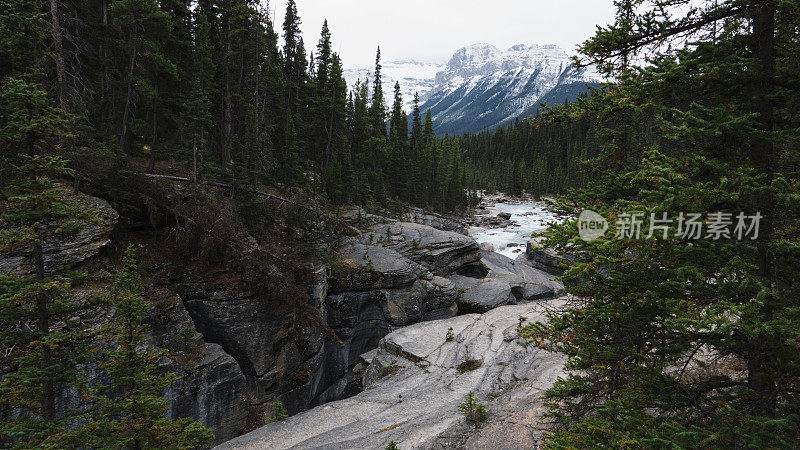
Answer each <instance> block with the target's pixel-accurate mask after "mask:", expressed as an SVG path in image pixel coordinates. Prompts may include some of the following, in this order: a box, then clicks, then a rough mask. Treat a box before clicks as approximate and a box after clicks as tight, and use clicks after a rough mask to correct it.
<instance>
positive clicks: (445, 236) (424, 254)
mask: <svg viewBox="0 0 800 450" xmlns="http://www.w3.org/2000/svg"><path fill="white" fill-rule="evenodd" d="M359 240H360V241H361V242H362V243H363V244H367V245H380V246H382V247H386V248H390V249H392V250H395V251H397V252H398V253H400V254H402V255H403V256H405V257H407V258H409V259H410V260H412V261H414V262H416V263H419V264H421V265H423V266H425V268H427V269H428V270H430V271H431V272H433V273H434V274H436V275H440V276H446V275H449V274H452V273H456V272H457V271H458V270H459V269H461V268H462V267H464V266H468V265H470V264H476V263H479V262H480V248H479V247H478V244H477V243H476V242H475V240H474V239H473V238H471V237H469V236H465V235H463V234H460V233H455V232H452V231H442V230H437V229H436V228H433V227H429V226H427V225H421V224H417V223H410V222H396V223H391V224H379V225H375V226H373V227H371V228H370V229H369V230H368V231H367V232H366V233H364V234H362V236H361V237H360V238H359Z"/></svg>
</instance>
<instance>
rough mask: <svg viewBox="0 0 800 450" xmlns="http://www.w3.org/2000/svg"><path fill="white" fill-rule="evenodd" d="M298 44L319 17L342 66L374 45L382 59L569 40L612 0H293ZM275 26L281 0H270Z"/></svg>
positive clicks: (310, 39)
mask: <svg viewBox="0 0 800 450" xmlns="http://www.w3.org/2000/svg"><path fill="white" fill-rule="evenodd" d="M296 2H297V10H298V13H299V14H300V19H301V20H302V22H303V23H302V29H303V39H304V40H305V42H306V49H307V50H311V49H312V48H314V47H315V46H316V43H317V41H318V40H319V32H320V29H321V28H322V21H323V20H324V19H325V18H327V19H328V25H329V26H330V29H331V35H332V38H333V43H334V49H335V50H337V51H339V53H340V54H341V55H342V58H343V59H344V64H345V66H347V67H353V66H369V65H370V64H372V62H373V61H374V58H375V48H376V47H377V46H378V45H380V46H381V52H382V54H383V59H384V61H391V60H400V59H416V60H422V61H438V62H446V61H447V60H448V59H449V57H450V56H451V55H452V54H453V52H455V51H456V50H458V49H459V48H461V47H464V46H466V45H469V44H474V43H478V42H486V43H490V44H492V45H494V46H496V47H498V48H500V49H506V48H508V47H510V46H512V45H514V44H550V43H552V44H557V45H559V46H560V47H562V48H563V49H564V50H566V51H567V53H569V54H570V55H572V54H574V53H576V52H575V46H576V45H577V44H579V43H580V42H582V41H583V40H585V39H586V38H588V37H589V36H591V35H592V34H593V33H594V29H595V26H596V25H597V24H602V25H605V24H607V23H609V22H610V21H611V20H612V18H613V14H614V10H613V5H612V3H613V2H612V0H401V1H389V0H296ZM269 7H270V10H274V11H276V14H277V20H276V21H275V22H276V27H277V28H278V29H280V26H281V24H282V23H283V15H284V12H285V10H286V0H271V1H270V5H269Z"/></svg>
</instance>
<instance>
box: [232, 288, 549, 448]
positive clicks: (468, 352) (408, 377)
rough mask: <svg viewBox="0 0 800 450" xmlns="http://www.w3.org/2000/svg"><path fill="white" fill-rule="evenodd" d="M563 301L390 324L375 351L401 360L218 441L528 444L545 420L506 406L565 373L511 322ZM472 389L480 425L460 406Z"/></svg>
mask: <svg viewBox="0 0 800 450" xmlns="http://www.w3.org/2000/svg"><path fill="white" fill-rule="evenodd" d="M561 304H563V300H562V299H556V300H550V301H547V302H539V303H528V304H522V305H512V306H502V307H499V308H496V309H493V310H492V311H490V312H488V313H485V314H481V315H479V314H471V315H466V316H458V317H454V318H451V319H446V320H438V321H433V322H425V323H419V324H415V325H411V326H409V327H405V328H402V329H399V330H396V331H394V332H392V333H391V334H389V335H388V336H386V337H385V338H384V339H383V341H382V342H381V344H380V345H379V346H378V351H377V353H376V354H375V355H374V356H373V360H374V361H375V360H384V361H396V362H397V363H399V364H398V366H399V370H397V371H396V372H394V373H392V374H390V375H387V376H384V377H382V378H380V377H379V378H377V379H375V380H374V383H372V384H371V385H369V386H367V389H366V390H364V391H363V392H361V393H359V394H358V395H356V396H354V397H351V398H348V399H345V400H339V401H335V402H331V403H329V404H325V405H322V406H319V407H316V408H313V409H311V410H309V411H306V412H304V413H300V414H297V415H295V416H292V417H290V418H288V419H286V420H284V421H281V422H279V423H274V424H269V425H266V426H264V427H262V428H259V429H258V430H255V431H253V432H251V433H249V434H247V435H244V436H240V437H238V438H236V439H234V440H232V441H229V442H226V443H224V444H222V445H221V446H220V447H219V448H230V449H233V448H253V449H261V448H269V449H289V448H291V449H312V448H326V449H363V448H383V447H385V446H386V444H388V443H389V442H390V441H395V442H396V443H397V444H398V446H399V447H400V448H402V449H412V448H444V447H446V446H445V445H443V442H444V441H445V440H453V441H457V442H459V443H461V444H464V443H469V447H471V448H480V447H481V446H482V445H486V446H492V444H493V443H498V442H503V439H508V442H509V443H511V442H514V443H520V444H526V445H527V443H530V442H532V441H535V439H534V437H530V439H527V440H526V438H525V436H526V433H528V435H530V432H529V431H528V430H529V429H530V426H529V424H533V425H535V424H536V423H537V422H538V421H540V420H542V419H541V417H540V414H539V413H537V412H536V409H535V408H534V409H533V410H532V412H529V414H527V415H526V416H523V417H524V421H518V422H514V421H513V420H512V419H513V417H512V415H513V413H514V412H516V411H522V409H521V408H522V406H524V405H536V407H538V406H540V405H541V391H542V389H546V388H547V387H549V386H550V385H551V384H552V383H553V381H555V379H556V377H557V376H559V375H561V374H563V362H564V359H563V357H562V356H560V355H556V354H552V353H549V352H546V351H544V350H541V349H538V348H536V347H534V346H528V345H526V344H525V343H524V342H522V341H521V340H520V339H518V338H517V337H516V332H515V330H516V328H517V326H518V325H519V321H520V317H521V316H524V317H527V318H528V320H529V321H536V320H544V319H545V315H544V313H545V308H546V307H548V306H558V305H561ZM450 329H452V330H451V335H452V339H448V330H450ZM398 354H400V355H405V356H408V357H412V358H413V359H414V360H416V361H410V360H409V359H407V358H405V357H404V356H398ZM467 359H479V360H480V361H481V365H480V367H479V368H477V369H475V370H472V371H468V372H465V373H461V372H460V371H459V370H458V366H459V365H460V364H461V363H462V362H464V361H465V360H467ZM470 391H473V392H475V394H476V395H477V396H478V398H479V399H480V401H481V402H483V403H485V404H486V405H487V410H488V411H489V420H488V422H487V423H486V424H485V425H484V427H482V430H487V431H486V433H483V432H481V433H480V434H475V433H476V432H475V431H474V430H472V429H471V427H466V426H465V425H464V420H463V418H462V417H461V416H460V415H459V414H458V403H459V402H461V401H462V400H463V398H464V396H465V395H466V394H467V393H468V392H470ZM514 408H520V409H514ZM476 436H477V437H476ZM504 436H505V438H504ZM462 448H463V447H462Z"/></svg>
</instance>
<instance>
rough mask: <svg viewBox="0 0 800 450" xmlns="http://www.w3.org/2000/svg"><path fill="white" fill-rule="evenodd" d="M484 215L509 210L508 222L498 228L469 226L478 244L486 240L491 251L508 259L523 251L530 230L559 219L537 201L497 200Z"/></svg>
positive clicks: (542, 228)
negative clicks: (509, 222) (509, 219)
mask: <svg viewBox="0 0 800 450" xmlns="http://www.w3.org/2000/svg"><path fill="white" fill-rule="evenodd" d="M486 209H487V210H488V213H487V214H482V216H484V217H492V216H496V215H498V214H500V213H504V212H505V213H510V214H511V225H509V226H507V227H501V228H486V227H470V229H469V232H470V235H471V236H472V237H473V238H475V240H476V241H477V242H478V243H479V244H483V243H489V244H492V246H494V251H495V252H497V253H500V254H501V255H504V256H507V257H509V258H511V259H516V258H517V256H519V254H520V253H523V252H524V251H525V245H526V243H527V242H528V241H529V240H530V239H531V234H533V233H536V232H539V231H543V230H544V229H546V228H547V224H548V223H550V222H560V221H561V220H562V219H561V218H560V217H559V216H558V215H556V214H555V213H553V212H552V211H550V210H548V209H547V204H545V203H544V202H541V201H519V202H509V203H505V202H497V203H490V204H489V206H487V207H486Z"/></svg>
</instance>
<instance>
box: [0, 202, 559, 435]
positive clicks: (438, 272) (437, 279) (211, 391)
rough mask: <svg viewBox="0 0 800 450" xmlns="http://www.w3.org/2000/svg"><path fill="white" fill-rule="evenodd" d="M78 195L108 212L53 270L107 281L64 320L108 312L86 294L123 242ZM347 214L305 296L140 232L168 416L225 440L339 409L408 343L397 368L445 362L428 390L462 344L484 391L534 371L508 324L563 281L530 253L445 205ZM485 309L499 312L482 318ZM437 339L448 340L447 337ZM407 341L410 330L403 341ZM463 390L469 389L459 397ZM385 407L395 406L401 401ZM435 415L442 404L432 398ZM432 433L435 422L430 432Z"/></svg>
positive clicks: (88, 320)
mask: <svg viewBox="0 0 800 450" xmlns="http://www.w3.org/2000/svg"><path fill="white" fill-rule="evenodd" d="M79 197H80V201H81V202H82V203H84V204H86V205H88V206H89V207H91V208H93V209H94V210H95V211H97V214H98V217H100V218H101V220H100V221H98V222H97V224H87V225H86V226H85V227H84V228H83V229H82V231H81V232H80V233H78V234H75V235H73V236H65V237H64V238H63V239H61V240H59V241H53V244H52V245H48V246H47V247H46V248H45V265H46V267H47V269H48V270H59V269H66V268H72V269H76V270H81V271H83V272H85V273H86V274H87V275H88V277H89V278H90V279H96V280H98V281H97V282H94V283H89V284H87V286H85V287H83V288H81V290H80V292H79V294H78V296H77V299H76V301H77V302H78V303H79V305H77V306H76V311H78V312H77V313H76V317H75V318H73V319H70V320H69V321H67V323H65V324H63V325H62V324H58V326H63V327H64V329H65V330H69V329H70V327H71V326H73V324H75V326H84V327H88V328H91V329H100V328H102V327H103V326H104V324H105V322H106V321H107V320H108V318H109V317H112V316H113V311H111V310H110V309H109V306H108V305H107V304H103V303H100V304H98V303H97V302H92V301H91V299H92V298H96V297H97V296H103V295H107V294H108V288H109V287H108V285H107V284H106V281H103V280H108V279H109V278H108V277H109V275H108V274H109V270H110V268H111V267H113V261H112V259H113V254H114V251H113V249H112V250H109V251H106V249H109V247H112V248H113V247H114V246H115V244H114V242H115V239H116V238H115V236H114V235H115V233H117V231H116V230H117V221H118V220H119V215H118V214H117V212H116V211H114V209H113V208H112V207H111V206H110V205H109V204H108V203H107V202H106V201H104V200H101V199H98V198H95V197H91V196H87V195H83V194H79ZM342 217H343V220H345V221H347V222H348V223H349V224H350V226H351V227H352V229H351V231H353V233H352V234H353V235H352V236H350V237H346V238H344V239H343V240H341V241H340V242H339V245H338V247H337V248H336V250H335V251H332V252H331V254H332V255H333V259H332V260H331V261H329V262H328V263H327V264H317V265H310V266H309V267H307V268H305V269H304V270H305V272H308V273H309V274H310V276H309V277H307V280H306V284H305V285H304V289H305V290H306V291H307V292H308V299H309V300H308V302H307V303H304V304H302V305H298V304H297V303H296V302H294V303H293V302H291V301H289V302H287V299H272V298H264V297H263V296H262V295H260V294H255V293H252V292H248V289H247V288H246V286H243V285H241V283H240V282H238V281H237V278H236V277H235V276H234V274H232V273H230V272H228V271H225V270H224V269H221V270H220V271H217V272H214V273H209V272H207V271H206V272H200V271H194V270H180V271H173V270H172V269H171V267H172V266H171V265H170V264H169V262H168V261H160V260H159V259H158V258H157V257H155V256H152V255H151V254H157V253H158V249H157V248H155V247H156V244H155V243H148V242H146V241H141V242H140V243H139V246H140V249H141V254H142V255H143V257H145V258H150V259H149V262H148V265H149V269H148V271H149V273H150V277H151V278H150V279H149V281H148V286H149V287H148V290H147V297H148V298H150V299H152V301H153V308H152V309H151V311H150V312H149V313H148V316H147V318H146V321H147V323H148V325H149V326H150V342H151V344H152V345H154V346H156V347H158V348H160V349H163V350H165V356H164V357H163V358H162V360H161V361H160V366H161V367H162V368H163V369H164V370H165V371H170V372H174V373H176V374H177V375H178V378H179V379H178V381H176V382H175V383H174V384H173V385H171V386H170V387H169V388H168V389H167V392H166V393H165V394H166V397H167V400H168V415H169V416H170V417H172V418H177V417H189V418H192V419H196V420H198V421H199V422H200V423H201V424H203V425H205V426H208V427H209V428H211V429H212V430H213V431H214V433H215V435H216V443H221V442H225V441H227V440H229V439H232V438H235V437H236V436H239V435H241V434H242V433H243V432H246V431H249V430H252V429H254V428H257V427H258V426H259V425H261V424H263V418H264V417H265V415H266V414H267V412H268V410H269V406H270V405H271V403H272V402H273V401H280V402H281V403H282V404H283V405H284V407H285V408H286V409H287V410H288V412H289V413H290V414H292V415H297V417H298V419H294V420H306V419H302V417H314V416H315V415H317V414H319V412H320V411H329V410H331V409H332V408H333V407H330V406H328V405H329V404H335V403H330V402H336V401H345V402H346V401H348V400H343V399H348V398H350V397H353V398H363V397H359V396H365V395H369V394H370V393H375V392H379V391H376V390H375V389H377V388H379V387H380V386H381V385H382V384H383V383H384V381H390V380H391V379H390V378H386V377H383V378H382V377H381V376H380V373H381V369H382V368H383V367H385V366H386V365H389V366H392V365H393V364H395V362H392V361H393V360H392V358H394V357H395V356H396V357H398V358H401V357H404V356H403V355H406V357H408V355H415V356H411V357H409V358H410V359H408V358H406V359H407V360H406V361H400V360H399V359H398V360H397V361H396V364H397V367H402V368H404V369H402V370H399V371H398V375H400V374H401V373H406V372H408V371H413V370H416V369H414V367H416V368H420V367H421V366H420V365H426V364H428V365H429V367H428V370H434V369H430V366H435V367H439V368H440V369H441V370H440V369H436V370H439V371H440V374H439V375H435V373H434V372H431V373H432V374H433V375H431V377H432V378H430V379H427V378H426V379H425V380H423V379H420V380H418V381H419V383H422V384H420V386H422V385H426V386H427V388H426V390H427V391H428V392H430V393H435V392H436V391H438V390H440V387H441V386H442V385H439V384H436V383H442V382H444V380H447V379H448V377H451V375H454V374H453V373H451V372H452V371H450V369H452V367H450V369H448V367H449V366H447V364H451V363H452V364H456V365H457V364H459V363H460V362H458V361H456V360H457V359H458V358H467V356H468V355H467V353H469V358H475V359H483V360H484V363H485V364H484V365H483V367H484V368H483V369H481V370H478V371H475V374H472V375H469V376H468V377H467V378H468V379H470V380H472V379H473V378H470V377H477V374H483V375H481V378H480V380H478V379H477V378H476V379H474V380H473V381H471V383H473V382H474V383H478V384H476V385H470V386H471V388H474V389H475V390H477V391H479V392H481V393H482V395H485V396H495V395H500V393H501V392H500V391H498V390H497V389H495V388H491V389H489V388H488V386H492V385H493V383H494V381H492V380H495V379H496V375H498V374H501V373H504V374H505V375H502V376H501V379H504V380H506V381H508V382H509V383H516V382H517V381H521V380H525V379H528V378H530V377H528V376H527V375H524V374H523V375H520V373H522V372H520V371H523V372H524V370H527V369H523V368H521V366H520V368H517V369H514V370H512V371H511V372H508V371H504V370H503V369H501V367H500V365H501V363H500V362H497V361H501V360H502V361H505V362H511V361H512V360H513V359H514V358H511V357H510V356H509V355H511V354H513V353H514V352H521V351H522V348H523V347H522V346H520V345H519V344H518V343H514V344H513V345H511V346H510V347H509V350H503V349H501V347H503V348H505V347H506V346H508V345H510V344H511V343H513V340H507V339H510V336H511V335H512V334H513V333H512V331H511V328H513V327H511V325H510V324H513V323H517V321H518V320H519V317H518V316H520V315H528V317H534V316H535V314H540V313H537V312H536V311H538V310H533V309H529V308H534V307H537V306H536V305H539V303H537V302H541V301H546V300H547V299H553V298H556V297H558V296H559V295H560V294H561V293H562V292H563V287H562V286H561V284H560V283H559V282H557V281H553V280H552V277H551V276H550V275H548V274H546V273H545V272H543V271H540V270H537V269H535V268H534V267H532V266H531V265H529V264H527V263H526V262H525V261H522V260H518V261H515V260H512V259H509V258H506V257H504V256H502V255H500V254H497V253H494V252H490V251H486V250H482V249H481V248H480V246H479V245H478V242H476V240H475V239H474V238H473V237H471V236H469V235H468V231H467V229H466V228H465V227H464V226H463V224H462V223H461V222H460V221H458V220H456V219H453V218H450V217H447V216H442V215H438V214H432V213H429V212H426V211H423V210H416V209H414V210H410V211H409V212H408V213H407V214H406V215H404V216H402V217H401V218H400V220H395V219H389V218H386V217H382V216H377V215H368V214H363V212H361V211H354V213H353V214H350V213H346V214H343V215H342ZM25 251H28V250H26V249H20V250H18V251H16V252H6V253H3V254H2V257H0V269H1V271H2V273H28V272H29V271H30V268H29V267H27V266H26V265H25V264H24V263H25V261H27V260H28V259H29V258H26V257H25V253H24V252H25ZM148 255H150V256H148ZM264 276H266V277H268V276H270V274H264ZM287 295H291V294H288V293H287ZM289 300H290V299H289ZM508 305H519V307H518V308H519V309H513V308H511V309H506V310H503V309H500V310H498V309H497V308H503V307H505V306H508ZM287 308H290V309H287ZM495 311H507V312H508V314H505V313H501V312H495ZM487 314H489V315H487ZM537 317H538V316H537ZM490 318H491V321H492V322H493V323H494V325H487V322H486V321H487V320H489V319H490ZM298 320H299V321H300V325H298ZM448 321H451V322H448ZM459 324H464V328H463V329H461V328H459V327H460V326H461V325H459ZM445 325H446V326H445ZM467 325H468V326H467ZM416 326H419V327H421V328H413V327H416ZM442 326H444V331H442ZM450 327H453V328H454V330H456V331H454V334H455V335H457V336H454V341H453V342H455V343H459V345H460V344H462V343H463V344H464V346H465V347H463V348H462V347H459V346H455V344H453V345H447V346H446V348H447V352H448V353H451V356H447V358H449V360H450V363H444V362H441V361H439V360H438V359H437V360H435V361H434V360H429V361H428V363H425V362H423V361H425V360H427V358H428V355H427V353H426V354H421V353H419V350H415V349H414V348H415V347H414V346H415V345H421V344H423V343H426V342H433V341H435V340H436V339H439V337H440V336H439V335H440V334H442V333H443V332H445V334H446V331H447V330H448V328H450ZM485 327H488V328H485ZM414 330H417V331H414ZM426 330H427V331H426ZM388 336H394V337H392V338H388ZM401 336H405V337H403V338H402V339H401V338H400V337H401ZM503 336H504V337H503ZM387 339H389V340H387ZM439 340H442V342H444V338H442V339H439ZM398 342H403V343H402V344H394V343H398ZM448 342H450V341H448ZM470 342H473V343H472V344H470ZM488 342H493V344H492V345H491V350H487V349H486V348H487V347H486V344H487V343H488ZM100 345H103V344H102V343H101V344H100ZM425 345H427V344H425ZM498 345H499V347H498ZM468 348H469V349H468ZM511 349H513V350H511ZM487 351H488V352H489V353H486V352H487ZM392 352H394V353H392ZM465 352H467V353H465ZM492 352H499V353H498V354H496V355H495V354H494V353H492ZM509 352H511V353H509ZM525 352H527V350H526V351H525ZM490 353H491V354H490ZM526 354H527V353H526ZM392 355H394V356H392ZM441 357H442V358H444V357H445V356H441ZM498 358H500V359H498ZM493 361H494V362H493ZM461 362H463V361H461ZM502 364H505V363H502ZM515 364H516V363H515ZM495 366H497V367H495ZM86 369H87V371H88V372H90V373H94V374H96V376H97V379H96V380H94V381H93V382H102V378H103V373H102V370H101V369H100V368H99V367H88V368H86ZM384 370H385V369H384ZM408 373H411V372H408ZM445 373H447V375H446V376H445V375H444V374H445ZM376 374H378V375H376ZM384 378H386V379H384ZM460 379H464V378H461V374H459V376H457V377H453V378H452V380H449V381H447V382H446V385H447V386H451V387H452V386H454V385H455V384H453V383H456V384H458V383H461V381H458V380H460ZM397 380H400V378H398V379H397ZM435 380H439V381H435ZM434 381H435V382H434ZM397 383H398V384H397V386H396V387H393V388H391V389H395V390H396V392H397V395H398V396H399V395H403V396H407V397H409V398H410V397H411V396H412V393H411V391H415V389H414V383H417V381H414V382H412V383H411V384H408V383H405V384H404V383H403V382H400V381H397ZM437 386H438V387H437ZM464 386H467V385H464ZM365 388H366V390H365ZM444 389H445V390H446V389H447V388H444ZM406 390H408V391H407V392H406ZM391 392H394V391H391ZM403 392H406V393H403ZM443 392H444V391H443ZM392 395H393V394H392ZM354 396H355V397H354ZM459 396H462V392H461V390H459V391H458V392H457V395H456V394H452V398H451V399H450V400H452V401H455V400H456V399H457V397H459ZM422 398H423V397H420V401H421V399H422ZM82 402H83V401H82V400H80V399H78V398H77V397H75V396H73V395H71V394H70V393H69V392H65V393H64V398H63V401H59V403H58V404H59V405H61V406H62V407H65V408H66V407H69V408H73V409H75V408H77V409H81V408H86V407H89V406H90V405H88V404H84V403H82ZM353 402H356V403H359V402H362V400H360V399H356V400H353ZM366 403H367V404H368V403H369V401H367V402H366ZM319 405H323V406H319ZM450 406H452V405H450ZM315 407H316V408H315ZM320 408H327V409H320ZM442 408H444V409H448V410H449V409H452V411H453V412H454V411H455V409H453V408H449V406H442ZM309 409H311V410H310V411H309V412H306V413H303V411H307V410H309ZM444 409H442V410H441V411H444ZM358 411H361V412H363V411H365V409H358ZM398 411H402V409H401V410H398ZM441 411H440V412H441ZM354 414H355V415H353V416H352V417H353V418H354V420H357V419H358V414H359V413H358V412H357V411H355V410H354ZM387 414H389V417H400V416H401V415H402V414H403V413H402V412H390V413H387ZM431 414H439V413H437V412H435V411H433V410H432V411H431ZM455 418H456V416H452V417H450V419H448V421H446V423H445V422H442V423H441V424H440V425H441V427H439V428H437V429H439V431H440V432H441V433H440V432H437V433H436V436H444V434H442V433H444V432H445V431H446V430H448V429H450V428H449V427H450V426H457V421H455V420H454V419H455ZM331 420H333V419H331ZM337 420H339V419H337ZM387 420H389V419H387ZM392 420H394V419H392ZM331 423H334V422H331ZM397 423H400V422H399V421H398V422H397ZM421 424H423V422H419V425H421ZM391 425H394V423H392V424H388V425H386V426H391ZM444 425H447V427H444ZM371 426H372V425H364V427H365V428H364V429H368V428H369V427H371ZM417 426H418V425H415V424H413V423H410V424H409V425H408V427H406V428H404V430H405V431H404V432H408V433H412V434H413V433H417V431H414V429H415V428H416V427H417ZM397 428H400V427H397ZM379 429H380V428H379ZM264 432H266V431H264ZM423 434H424V433H423ZM403 439H405V438H403ZM431 439H433V435H430V436H428V437H426V438H425V439H424V442H433V441H432V440H431ZM437 439H438V438H437ZM376 442H377V441H376ZM420 442H422V441H420ZM275 448H280V447H275Z"/></svg>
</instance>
